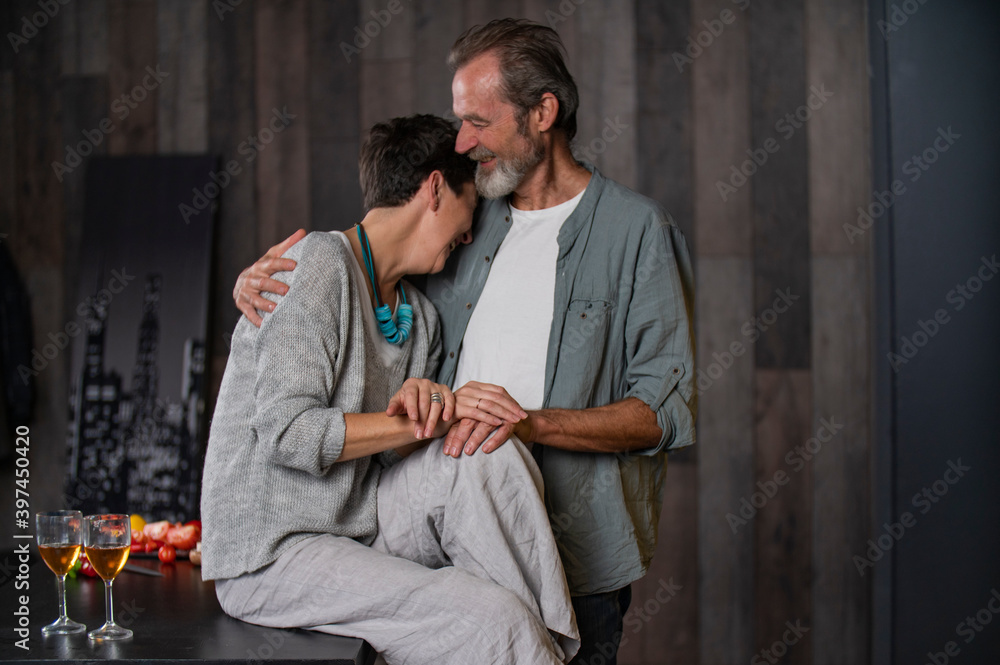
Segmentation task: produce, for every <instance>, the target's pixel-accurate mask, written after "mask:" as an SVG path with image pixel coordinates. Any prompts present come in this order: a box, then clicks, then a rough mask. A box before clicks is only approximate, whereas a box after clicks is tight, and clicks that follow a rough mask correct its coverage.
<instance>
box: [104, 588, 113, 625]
mask: <svg viewBox="0 0 1000 665" xmlns="http://www.w3.org/2000/svg"><path fill="white" fill-rule="evenodd" d="M112 582H114V580H104V588H105V589H106V590H107V593H105V594H104V599H105V602H106V604H107V607H108V612H107V614H108V618H107V621H106V622H105V623H106V625H108V626H113V625H115V612H114V610H113V609H112V607H111V583H112Z"/></svg>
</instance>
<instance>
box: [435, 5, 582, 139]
mask: <svg viewBox="0 0 1000 665" xmlns="http://www.w3.org/2000/svg"><path fill="white" fill-rule="evenodd" d="M565 52H566V49H565V48H564V47H563V44H562V41H561V40H560V39H559V35H558V34H557V33H556V31H555V30H553V29H552V28H547V27H545V26H544V25H539V24H537V23H533V22H531V21H527V20H525V19H513V18H504V19H497V20H495V21H490V22H489V23H487V24H486V25H483V26H478V25H477V26H475V27H472V28H469V29H468V30H466V31H465V32H464V33H462V35H461V36H460V37H459V38H458V41H456V42H455V45H454V46H452V47H451V53H449V54H448V66H449V67H451V71H452V72H456V71H458V70H459V69H460V68H461V67H463V66H465V65H466V64H468V63H469V62H470V61H472V60H473V59H475V58H477V57H478V56H480V55H483V54H484V53H495V54H496V55H497V58H498V59H499V60H500V90H501V93H502V94H503V95H504V97H505V98H506V99H507V101H508V102H510V103H511V104H513V105H514V106H515V107H517V109H518V114H517V120H518V126H519V127H521V128H522V129H523V123H524V119H525V118H526V117H527V115H528V111H530V110H531V109H533V108H535V107H536V106H538V103H539V102H541V101H542V95H543V94H545V93H546V92H551V93H552V94H553V95H555V98H556V99H558V100H559V114H558V115H557V116H556V121H555V122H554V123H553V126H554V127H558V128H561V129H562V130H563V131H565V132H566V138H568V139H572V138H573V137H574V136H575V135H576V109H577V107H578V106H579V105H580V93H579V92H578V91H577V89H576V82H575V81H574V80H573V77H572V76H571V75H570V73H569V70H568V69H567V68H566V62H565V60H564V59H563V55H564V54H565Z"/></svg>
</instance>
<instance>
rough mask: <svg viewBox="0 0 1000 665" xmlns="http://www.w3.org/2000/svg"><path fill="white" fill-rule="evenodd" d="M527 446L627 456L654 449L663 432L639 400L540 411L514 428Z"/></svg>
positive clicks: (530, 414) (632, 398)
mask: <svg viewBox="0 0 1000 665" xmlns="http://www.w3.org/2000/svg"><path fill="white" fill-rule="evenodd" d="M514 434H516V435H517V436H518V437H519V438H520V439H521V440H522V441H523V442H525V443H540V444H543V445H546V446H551V447H553V448H560V449H562V450H572V451H576V452H584V453H624V452H630V451H633V450H641V449H642V448H652V447H653V446H655V445H656V444H657V443H659V441H660V437H661V435H662V434H663V431H662V430H661V429H660V426H659V425H657V424H656V414H655V413H653V410H652V409H650V408H649V406H648V405H647V404H646V403H645V402H643V401H642V400H640V399H638V398H636V397H628V398H626V399H623V400H622V401H620V402H615V403H613V404H607V405H605V406H596V407H593V408H590V409H540V410H538V411H529V412H528V417H527V418H525V419H524V420H522V421H521V422H520V423H518V424H517V425H515V426H514Z"/></svg>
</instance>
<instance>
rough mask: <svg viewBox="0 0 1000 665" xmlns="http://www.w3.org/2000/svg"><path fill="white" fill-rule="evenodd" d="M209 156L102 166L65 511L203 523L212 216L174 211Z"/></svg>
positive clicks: (88, 229) (94, 200) (80, 311)
mask: <svg viewBox="0 0 1000 665" xmlns="http://www.w3.org/2000/svg"><path fill="white" fill-rule="evenodd" d="M211 167H212V161H211V160H210V159H209V158H207V157H141V158H140V157H132V158H104V159H95V160H94V161H93V162H92V163H91V164H90V166H89V168H88V173H87V177H86V197H87V203H86V208H85V212H84V237H85V238H87V239H88V240H87V241H86V242H84V243H83V251H82V256H83V259H82V261H81V271H80V272H81V279H80V283H79V291H78V294H79V296H80V300H79V305H78V307H77V308H76V311H75V312H74V315H75V316H76V317H78V319H77V321H78V328H79V331H80V334H78V335H77V336H75V338H74V340H73V341H74V344H73V357H72V362H71V367H72V374H71V377H72V386H71V388H70V393H69V433H68V442H67V446H68V448H67V476H66V496H65V503H66V504H67V507H69V508H73V509H77V510H82V511H83V512H84V513H94V512H127V513H138V514H141V515H143V516H146V517H147V518H149V519H168V520H171V521H184V520H188V519H193V518H195V517H197V516H198V500H199V498H198V489H199V486H200V483H201V477H200V471H201V460H202V450H203V449H204V438H205V433H204V427H203V416H204V411H205V394H206V389H207V386H206V374H205V372H206V363H205V358H206V348H205V342H204V340H205V339H206V325H207V314H208V312H207V309H208V278H209V266H210V259H211V238H212V223H211V210H210V209H208V210H206V211H205V212H203V213H202V214H201V215H199V216H198V217H195V218H192V219H190V223H186V222H185V220H184V219H182V218H181V216H180V215H179V214H178V212H177V211H178V205H179V204H180V203H183V202H185V197H187V198H190V196H191V190H192V188H194V187H197V186H200V185H202V184H203V182H202V180H204V178H205V177H206V176H207V174H208V173H209V172H210V171H211Z"/></svg>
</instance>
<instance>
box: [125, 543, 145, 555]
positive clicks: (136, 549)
mask: <svg viewBox="0 0 1000 665" xmlns="http://www.w3.org/2000/svg"><path fill="white" fill-rule="evenodd" d="M128 551H129V552H130V553H131V554H141V553H142V552H145V551H146V545H145V544H144V543H138V542H136V541H134V540H133V541H132V544H131V545H129V548H128Z"/></svg>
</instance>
